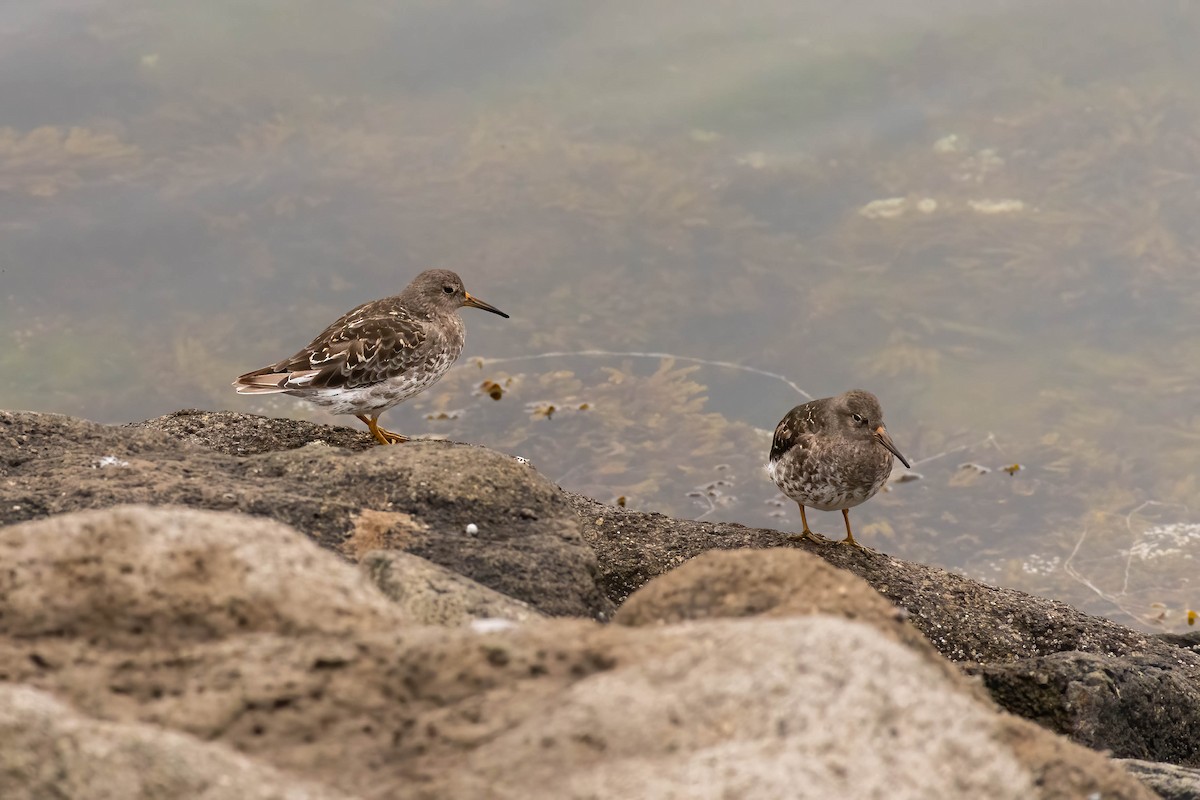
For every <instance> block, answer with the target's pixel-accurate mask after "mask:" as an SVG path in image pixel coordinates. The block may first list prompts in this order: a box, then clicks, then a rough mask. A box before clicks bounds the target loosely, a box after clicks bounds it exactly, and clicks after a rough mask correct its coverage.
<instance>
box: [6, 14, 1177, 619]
mask: <svg viewBox="0 0 1200 800" xmlns="http://www.w3.org/2000/svg"><path fill="white" fill-rule="evenodd" d="M646 5H647V4H640V3H620V2H618V3H605V4H573V3H561V2H550V1H549V0H546V1H545V2H515V1H513V2H474V3H471V2H468V3H456V4H452V5H447V4H444V3H435V2H424V3H421V2H375V3H366V2H349V3H341V4H336V5H335V4H328V3H319V2H315V0H291V2H287V3H284V2H274V3H270V2H267V3H257V4H255V5H254V6H253V8H252V9H250V8H248V7H247V6H246V4H243V3H233V2H214V3H206V4H191V5H186V4H184V5H181V4H167V5H164V4H161V3H154V2H150V1H149V0H94V1H93V2H81V1H80V0H70V2H67V1H66V0H57V1H53V0H50V1H48V0H17V1H16V2H10V3H7V4H5V5H4V6H3V8H0V100H2V103H0V108H2V109H3V117H2V118H0V125H2V126H4V127H3V128H0V314H2V315H3V320H4V323H5V324H4V325H3V326H2V328H0V367H2V368H3V374H4V375H5V380H4V382H3V384H0V407H8V408H32V409H38V410H48V411H59V412H65V413H70V414H76V415H80V416H85V417H89V418H92V419H97V420H102V421H108V422H121V421H128V420H134V419H142V418H146V417H150V416H156V415H159V414H163V413H167V412H169V411H172V410H174V409H177V408H182V407H191V406H199V407H205V408H229V409H235V410H240V411H258V412H264V413H276V414H280V413H283V414H293V415H296V416H305V417H309V418H313V419H320V420H323V421H329V418H328V417H325V416H323V415H322V414H321V413H320V412H318V411H315V410H313V409H309V408H307V407H305V406H303V405H301V404H298V403H297V402H295V401H292V400H291V399H288V398H283V399H270V400H267V401H263V400H262V399H258V398H244V397H238V396H236V395H234V394H233V392H232V390H231V389H230V388H229V385H228V383H229V381H230V380H231V379H232V378H233V377H234V376H236V375H237V374H239V373H241V372H244V371H247V370H249V369H252V368H255V367H259V366H262V365H263V364H266V363H269V362H271V361H274V360H276V359H278V358H280V357H282V356H284V355H287V354H290V353H291V352H294V351H295V350H296V349H298V348H299V347H300V346H302V345H303V344H305V343H306V342H307V341H308V340H309V339H310V338H311V337H312V336H313V335H315V334H316V333H317V332H318V331H319V330H320V329H321V328H322V327H323V326H324V325H325V324H327V323H328V322H330V321H332V320H333V319H334V318H335V317H336V316H338V315H339V314H340V313H342V312H343V311H345V310H347V309H348V308H350V307H352V306H354V305H356V304H357V303H359V302H362V301H363V300H367V299H371V298H374V297H379V296H383V295H386V294H391V293H394V292H396V291H399V290H400V289H401V288H402V287H403V286H404V284H405V283H407V281H408V279H409V278H411V277H412V276H413V275H414V274H416V273H417V272H418V271H420V270H421V269H424V268H426V267H429V266H446V267H450V268H453V269H456V270H457V271H458V272H460V273H461V274H462V275H463V277H464V280H465V281H466V284H467V287H468V289H469V290H470V291H471V292H472V293H474V294H477V295H479V296H480V297H482V298H484V299H485V300H487V301H489V302H491V303H493V304H495V305H497V306H499V307H500V308H502V309H504V310H505V311H507V312H508V313H510V314H511V315H512V317H513V318H512V319H511V320H502V319H499V318H496V317H493V316H491V315H488V314H482V313H478V312H474V311H472V310H470V309H467V310H465V311H464V317H465V319H466V321H467V329H468V343H467V357H465V358H464V359H463V361H461V362H460V365H459V366H458V367H457V368H456V369H455V370H454V371H453V372H452V373H451V374H450V375H449V376H447V377H446V378H445V379H444V380H443V381H442V382H441V383H440V384H439V385H438V386H437V387H435V388H434V389H433V390H431V391H430V392H428V393H427V394H425V395H423V396H422V397H421V398H419V399H418V400H416V401H413V402H411V403H409V404H407V405H406V406H403V407H400V408H397V409H394V410H393V411H391V412H388V414H387V415H386V416H385V418H384V421H385V424H387V425H389V426H390V427H392V428H393V429H396V430H400V431H404V432H407V433H425V434H428V435H437V436H446V437H451V438H455V439H461V440H466V441H473V442H479V443H481V444H486V445H489V446H492V447H497V448H500V449H503V450H506V451H508V452H512V453H515V454H519V455H523V456H526V457H528V458H530V459H531V460H532V461H533V463H534V464H535V465H536V466H537V467H538V468H539V469H540V470H541V471H542V472H543V473H544V474H546V475H547V476H549V477H550V478H552V479H554V480H556V481H559V482H560V483H562V484H563V485H564V486H566V487H568V488H571V489H574V490H578V491H583V492H587V493H589V494H591V495H593V496H596V497H599V498H601V499H605V500H616V499H617V498H624V499H625V502H626V503H627V504H628V505H630V506H632V507H637V508H642V509H653V510H659V511H663V512H666V513H670V514H676V515H687V516H694V517H700V516H703V517H704V518H706V519H720V520H733V521H738V522H743V523H746V524H749V525H761V526H771V527H778V528H783V529H792V528H794V527H796V526H798V524H799V514H798V513H797V511H796V509H795V506H794V505H792V504H790V503H785V502H782V501H781V500H780V498H779V497H778V496H777V493H776V492H775V490H774V486H773V485H772V484H771V483H770V482H769V481H768V480H767V478H766V475H765V472H764V470H763V465H764V462H765V460H766V455H767V450H768V448H769V443H770V431H771V430H772V429H773V428H774V425H775V423H776V422H777V421H778V420H779V419H780V418H781V417H782V416H783V414H784V413H785V412H786V411H787V410H788V409H789V408H790V407H791V406H792V405H794V404H796V403H798V402H802V401H803V400H804V399H805V396H804V394H802V393H808V394H809V395H812V396H826V395H829V394H833V393H837V392H840V391H842V390H845V389H847V388H851V387H855V386H857V387H862V388H867V389H870V390H872V391H874V392H875V393H876V394H877V395H879V397H880V398H881V400H882V401H883V406H884V409H885V411H886V417H887V422H888V427H889V430H891V432H892V434H893V437H894V438H895V440H896V442H897V444H898V445H899V446H900V448H901V449H902V450H903V452H905V454H906V455H907V456H908V457H909V458H910V460H912V461H913V462H914V469H913V472H914V473H917V474H919V476H920V478H919V479H918V480H909V481H905V482H896V483H894V484H893V485H892V487H891V490H890V491H889V492H887V493H886V494H882V495H880V496H879V497H877V498H875V499H874V500H872V501H871V502H869V503H867V504H865V505H863V506H860V507H858V508H856V509H855V510H854V511H853V512H852V513H851V518H852V521H853V522H854V523H855V526H856V534H857V535H858V536H859V538H860V539H861V540H862V541H863V542H864V543H866V544H869V545H871V546H874V547H877V548H879V549H881V550H884V551H885V552H888V553H890V554H893V555H895V556H897V557H900V558H908V559H917V560H921V561H925V562H930V563H936V564H941V565H944V566H947V567H949V568H953V569H956V570H960V571H963V572H965V573H967V574H969V575H971V576H973V577H978V578H983V579H986V580H990V581H993V582H996V583H1000V584H1003V585H1007V586H1014V587H1017V588H1021V589H1025V590H1028V591H1033V592H1038V593H1041V594H1047V595H1051V596H1054V597H1058V598H1061V599H1063V600H1066V601H1069V602H1072V603H1075V604H1077V605H1080V606H1082V607H1084V608H1085V609H1087V610H1090V611H1093V612H1095V613H1101V614H1105V615H1108V616H1111V617H1113V618H1115V619H1118V620H1119V621H1122V622H1125V623H1130V624H1136V625H1140V626H1144V627H1149V628H1168V629H1180V628H1186V609H1187V608H1189V607H1191V608H1195V607H1198V606H1200V587H1198V586H1197V579H1196V578H1195V577H1194V576H1195V575H1196V573H1197V569H1196V563H1197V559H1198V558H1200V502H1197V499H1196V493H1197V488H1198V486H1197V464H1198V462H1200V414H1198V413H1197V400H1196V398H1197V396H1198V394H1200V392H1198V389H1200V335H1198V334H1200V323H1198V320H1200V314H1198V313H1197V311H1198V307H1200V271H1198V270H1197V264H1198V263H1200V225H1198V224H1197V222H1196V220H1197V219H1200V214H1198V213H1197V212H1198V211H1200V208H1198V206H1200V178H1198V170H1200V90H1198V89H1197V86H1196V82H1195V79H1194V76H1195V75H1196V74H1200V52H1198V51H1197V49H1196V48H1195V46H1194V43H1195V42H1196V41H1198V40H1200V39H1198V36H1200V4H1197V3H1195V2H1189V1H1188V0H1181V1H1180V2H1171V3H1166V2H1164V3H1156V4H1137V5H1136V7H1135V6H1134V5H1132V4H1118V3H1095V2H1087V3H1085V2H1063V3H1057V4H1053V5H1052V6H1051V7H1049V8H1047V7H1045V4H1038V3H1032V2H1017V1H1016V0H1011V1H1009V2H1001V1H1000V0H995V1H992V2H978V3H973V4H971V10H970V11H969V12H965V11H963V10H962V4H961V3H949V2H940V1H938V0H917V1H916V2H907V3H902V4H897V3H894V2H882V0H880V1H879V2H874V1H872V2H856V3H850V4H839V5H837V7H836V8H835V7H834V4H827V3H815V2H808V0H804V1H803V2H796V1H795V0H788V1H787V2H782V1H781V2H753V3H746V2H739V3H732V2H718V1H717V0H707V1H706V2H702V3H696V2H686V3H684V2H661V3H655V4H653V8H652V9H647V8H645V7H644V6H646ZM584 351H588V352H586V353H585V352H584ZM592 351H601V352H598V353H597V352H592ZM551 353H562V354H564V355H545V354H551ZM663 353H667V354H673V355H674V356H675V358H664V357H662V356H661V355H659V354H663ZM479 358H482V359H484V360H483V361H482V363H480V362H479V361H478V360H474V359H479ZM489 359H491V360H489ZM713 362H721V363H723V364H724V365H719V364H717V363H713ZM484 381H493V382H497V383H499V384H501V386H502V387H504V391H503V394H502V396H501V399H500V400H493V399H491V397H490V396H489V395H488V394H487V393H486V392H485V391H483V390H481V389H480V385H481V384H482V383H483V382H484ZM551 406H553V409H554V410H553V412H552V413H547V411H548V410H549V409H550V407H551ZM350 422H351V423H354V421H353V420H350ZM354 424H357V423H354ZM964 465H967V466H964ZM1013 465H1019V467H1020V468H1019V469H1018V470H1016V471H1013V472H1011V474H1010V472H1009V471H1006V470H1005V469H1004V468H1005V467H1011V466H1013ZM905 473H906V471H905V470H903V469H902V468H900V467H897V470H896V473H895V475H896V477H897V478H900V477H903V476H904V475H905ZM810 521H811V522H812V524H813V527H814V528H815V529H816V530H818V531H822V532H827V533H830V534H833V535H840V529H841V519H840V515H838V514H821V513H819V512H818V513H814V514H813V515H812V519H811V520H810Z"/></svg>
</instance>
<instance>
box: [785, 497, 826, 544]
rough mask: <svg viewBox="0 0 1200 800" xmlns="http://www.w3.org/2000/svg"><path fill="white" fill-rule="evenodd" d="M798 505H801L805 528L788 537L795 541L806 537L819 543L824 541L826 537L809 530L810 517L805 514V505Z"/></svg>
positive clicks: (801, 519) (799, 504)
mask: <svg viewBox="0 0 1200 800" xmlns="http://www.w3.org/2000/svg"><path fill="white" fill-rule="evenodd" d="M796 505H798V506H800V521H801V522H803V523H804V530H803V531H801V532H800V533H789V534H788V538H789V539H791V540H792V541H793V542H803V541H804V540H806V539H807V540H808V541H810V542H817V543H818V544H820V543H822V542H824V541H825V539H824V538H823V537H821V536H820V535H819V534H816V533H813V532H812V531H811V530H809V528H808V517H807V516H805V514H804V505H803V504H802V503H796Z"/></svg>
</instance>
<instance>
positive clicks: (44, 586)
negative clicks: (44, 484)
mask: <svg viewBox="0 0 1200 800" xmlns="http://www.w3.org/2000/svg"><path fill="white" fill-rule="evenodd" d="M231 532H236V534H237V535H238V536H239V537H240V538H239V539H238V540H237V541H233V539H232V537H231ZM0 564H4V565H10V568H8V569H3V570H0V597H2V598H3V600H2V601H0V602H2V603H3V605H2V606H0V607H2V608H3V609H4V613H3V614H0V634H3V635H5V636H12V637H17V638H31V637H38V636H65V637H79V638H90V639H95V637H97V636H98V635H99V634H100V632H103V633H104V634H105V635H107V636H108V637H110V639H108V640H106V642H105V643H106V644H113V643H115V642H117V641H119V642H120V643H122V644H123V645H131V646H136V645H137V643H139V642H142V641H146V640H147V639H150V640H156V639H157V640H161V639H170V640H172V641H196V640H210V639H216V638H221V637H223V636H227V635H229V634H231V633H235V632H237V633H247V634H248V633H253V632H255V631H280V632H283V633H288V634H293V633H297V634H298V633H309V632H314V631H319V632H321V633H328V634H342V633H346V632H348V631H351V630H355V629H357V628H358V627H360V626H361V625H363V624H364V622H370V623H372V624H378V625H380V626H385V627H386V626H398V625H400V624H402V622H403V620H404V618H403V615H402V613H401V611H400V609H399V608H398V607H397V606H396V605H394V604H393V603H390V602H388V599H387V598H386V597H385V596H384V595H383V594H382V593H381V592H379V591H378V590H377V589H376V588H375V587H374V586H372V585H371V584H370V582H369V581H367V580H364V578H363V576H362V575H361V574H359V572H358V570H356V569H355V568H354V567H353V566H351V565H350V564H346V563H344V562H341V561H339V560H337V559H335V558H331V557H330V554H329V553H327V552H325V551H323V550H322V549H321V548H319V547H317V546H316V545H315V544H313V543H312V542H311V541H308V540H307V539H305V538H303V537H301V536H297V535H296V532H295V531H294V530H292V529H291V528H289V527H287V526H286V525H281V524H280V523H278V522H274V521H272V520H267V519H259V518H255V517H245V516H235V515H231V514H218V513H215V512H211V511H192V510H188V509H177V508H163V509H154V510H149V509H146V508H142V507H137V506H119V507H116V508H112V509H106V510H101V511H85V512H80V513H78V514H69V515H59V516H54V517H50V518H48V519H43V520H37V521H35V522H28V523H25V524H24V525H12V526H9V527H7V528H0ZM314 595H318V596H319V603H318V606H317V607H313V604H312V598H313V597H314Z"/></svg>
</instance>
